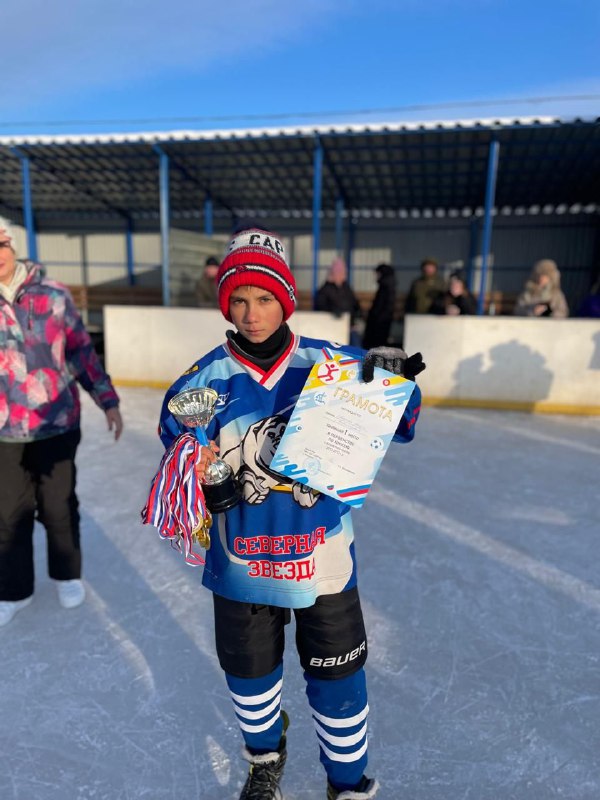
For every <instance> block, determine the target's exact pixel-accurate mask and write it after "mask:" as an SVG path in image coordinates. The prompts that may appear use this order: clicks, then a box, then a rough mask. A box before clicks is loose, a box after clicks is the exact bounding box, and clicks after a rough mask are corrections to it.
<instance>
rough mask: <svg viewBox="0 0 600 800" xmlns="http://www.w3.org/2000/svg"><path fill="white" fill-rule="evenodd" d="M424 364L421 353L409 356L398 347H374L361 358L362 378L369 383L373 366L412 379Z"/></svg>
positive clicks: (423, 367) (421, 370)
mask: <svg viewBox="0 0 600 800" xmlns="http://www.w3.org/2000/svg"><path fill="white" fill-rule="evenodd" d="M425 366H426V365H425V363H424V362H423V356H422V355H421V353H415V354H414V355H412V356H410V358H409V357H408V356H407V355H406V353H405V352H404V350H401V349H400V348H399V347H374V348H373V349H372V350H369V351H368V352H367V355H366V356H365V357H364V359H363V369H362V379H363V381H364V382H365V383H371V381H372V380H373V374H374V369H375V367H381V368H382V369H387V370H388V372H393V373H394V375H403V376H404V377H405V378H408V380H409V381H414V379H415V377H416V376H417V375H418V374H419V372H423V370H424V369H425Z"/></svg>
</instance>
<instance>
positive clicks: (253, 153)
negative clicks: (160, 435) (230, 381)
mask: <svg viewBox="0 0 600 800" xmlns="http://www.w3.org/2000/svg"><path fill="white" fill-rule="evenodd" d="M159 176H160V177H159ZM599 193H600V118H595V119H589V120H584V119H579V118H577V119H573V120H564V119H560V118H555V117H543V118H518V119H487V120H465V121H454V122H429V123H404V124H399V123H390V124H385V123H381V124H372V125H334V126H324V125H323V126H314V127H293V128H292V127H290V128H264V129H245V130H221V131H175V132H157V133H138V134H115V135H109V134H102V135H80V136H72V135H59V136H18V137H15V136H2V137H0V214H5V215H6V216H9V217H12V218H13V219H15V220H23V221H24V223H25V225H26V227H27V229H28V241H29V244H30V256H32V255H33V254H35V235H34V220H35V228H37V229H39V230H44V229H45V228H48V227H53V228H55V227H56V225H57V224H58V225H63V226H65V227H68V226H76V225H77V226H80V225H82V224H84V223H85V221H86V220H96V221H99V220H104V221H106V224H107V225H112V226H114V225H117V226H119V227H122V228H123V229H125V230H128V231H131V229H132V228H134V227H135V224H136V220H140V221H141V220H153V221H156V222H155V224H156V225H157V226H158V225H159V220H160V228H161V232H162V234H163V252H168V247H166V240H167V239H168V223H169V220H171V221H173V220H185V219H193V218H201V217H203V218H204V224H205V231H206V232H208V233H210V232H212V225H213V213H214V215H215V216H223V215H226V216H228V217H238V216H246V215H253V216H257V215H265V216H266V215H269V216H280V217H288V216H290V215H298V214H301V215H302V216H303V217H306V218H312V226H313V235H314V240H315V258H314V260H315V269H316V260H317V259H316V255H317V251H318V239H319V232H320V222H319V219H320V217H321V216H328V217H329V216H334V215H335V218H336V239H337V238H338V236H337V233H338V231H340V230H341V225H340V224H339V220H340V218H341V216H342V215H343V216H347V215H355V214H356V215H361V214H363V213H364V214H369V215H370V214H371V213H373V212H380V213H382V214H384V215H385V216H386V217H395V216H398V217H405V216H419V215H421V214H424V215H425V216H430V215H432V216H433V215H435V216H439V217H441V216H446V215H450V216H457V215H459V214H461V215H465V216H468V215H471V214H473V213H476V212H477V213H479V214H482V215H483V216H484V234H485V226H487V227H488V229H489V230H488V239H489V233H490V232H491V216H492V213H493V210H492V209H493V207H494V206H495V207H496V208H498V209H501V210H502V211H503V212H504V213H511V212H512V211H515V210H517V211H519V210H521V211H522V210H523V209H532V210H533V209H537V210H540V209H542V208H543V209H544V210H546V211H547V210H550V211H553V210H558V211H561V210H562V211H565V210H568V209H570V210H573V211H576V210H580V209H582V208H586V210H597V205H596V204H598V203H599V202H600V198H599V196H598V195H599ZM213 209H214V212H213ZM483 255H484V261H485V256H486V253H485V252H484V254H483ZM167 295H168V290H167ZM165 300H166V301H168V296H167V297H166V298H165Z"/></svg>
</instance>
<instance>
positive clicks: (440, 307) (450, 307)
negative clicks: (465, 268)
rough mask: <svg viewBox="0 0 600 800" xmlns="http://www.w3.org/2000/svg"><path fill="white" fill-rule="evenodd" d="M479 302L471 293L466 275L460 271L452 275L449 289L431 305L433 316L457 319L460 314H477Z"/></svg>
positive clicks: (441, 293) (439, 295)
mask: <svg viewBox="0 0 600 800" xmlns="http://www.w3.org/2000/svg"><path fill="white" fill-rule="evenodd" d="M476 312H477V301H476V300H475V298H474V297H473V295H472V294H471V292H470V291H469V289H468V287H467V284H466V281H465V277H464V274H463V273H462V272H461V271H460V270H458V271H457V272H453V273H452V275H450V279H449V281H448V288H447V289H446V291H445V292H440V293H439V294H438V296H437V297H436V298H435V300H434V301H433V303H432V305H431V313H432V314H447V315H448V316H451V317H456V316H458V315H459V314H475V313H476Z"/></svg>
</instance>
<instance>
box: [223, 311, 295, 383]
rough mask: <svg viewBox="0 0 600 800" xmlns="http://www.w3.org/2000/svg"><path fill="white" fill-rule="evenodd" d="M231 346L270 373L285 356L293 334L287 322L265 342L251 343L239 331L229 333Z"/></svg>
mask: <svg viewBox="0 0 600 800" xmlns="http://www.w3.org/2000/svg"><path fill="white" fill-rule="evenodd" d="M227 338H228V340H229V344H230V345H232V347H233V348H234V349H235V350H237V352H238V353H239V354H240V355H242V356H245V357H246V358H247V359H248V360H249V361H251V362H252V363H253V364H255V365H256V366H257V367H260V369H262V370H264V371H265V372H268V370H270V369H271V367H272V366H273V364H274V363H275V362H276V361H277V360H278V359H279V358H280V357H281V356H282V355H283V353H284V352H285V349H286V347H287V346H288V345H289V343H290V341H291V339H292V332H291V331H290V329H289V328H288V325H287V323H286V322H284V323H283V324H282V325H280V326H279V328H277V330H276V331H275V333H272V334H271V335H270V336H269V338H268V339H265V341H264V342H251V341H249V340H248V339H246V337H245V336H242V334H241V333H239V331H235V333H234V332H232V331H227Z"/></svg>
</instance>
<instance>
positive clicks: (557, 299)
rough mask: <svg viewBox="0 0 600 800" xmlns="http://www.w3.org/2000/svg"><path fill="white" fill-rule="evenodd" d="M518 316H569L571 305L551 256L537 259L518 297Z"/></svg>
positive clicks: (516, 307) (516, 311) (516, 309)
mask: <svg viewBox="0 0 600 800" xmlns="http://www.w3.org/2000/svg"><path fill="white" fill-rule="evenodd" d="M514 313H515V315H516V316H519V317H555V318H557V319H558V318H564V317H568V316H569V306H568V305H567V301H566V299H565V296H564V294H563V293H562V291H561V289H560V272H559V271H558V267H557V266H556V262H555V261H552V259H550V258H543V259H542V260H541V261H537V262H536V263H535V264H534V266H533V270H532V272H531V276H530V278H529V280H528V281H527V283H526V284H525V288H524V289H523V291H522V292H521V294H520V295H519V296H518V298H517V302H516V305H515V311H514Z"/></svg>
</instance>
